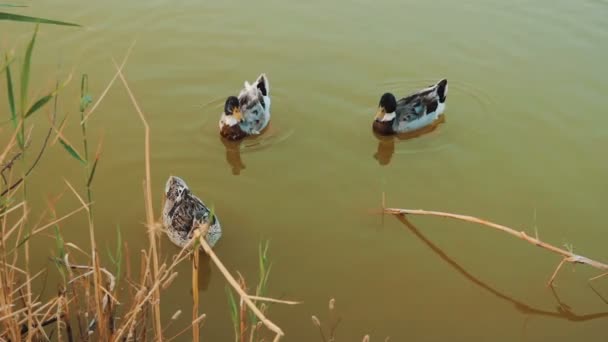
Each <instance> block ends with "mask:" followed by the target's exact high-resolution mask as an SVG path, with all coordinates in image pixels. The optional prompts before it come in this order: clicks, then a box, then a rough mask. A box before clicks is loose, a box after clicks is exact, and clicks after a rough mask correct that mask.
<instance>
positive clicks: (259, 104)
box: [238, 74, 270, 134]
mask: <svg viewBox="0 0 608 342" xmlns="http://www.w3.org/2000/svg"><path fill="white" fill-rule="evenodd" d="M238 98H239V103H240V106H241V110H242V111H243V118H244V119H243V122H242V123H241V124H240V126H241V129H242V130H243V131H245V132H246V133H247V134H260V132H261V131H262V130H264V128H266V126H267V125H268V123H269V122H270V83H269V82H268V77H267V76H266V74H261V75H260V76H259V77H258V78H257V79H256V81H255V82H254V83H253V84H250V83H249V82H247V81H245V88H244V89H243V90H241V92H240V93H239V96H238Z"/></svg>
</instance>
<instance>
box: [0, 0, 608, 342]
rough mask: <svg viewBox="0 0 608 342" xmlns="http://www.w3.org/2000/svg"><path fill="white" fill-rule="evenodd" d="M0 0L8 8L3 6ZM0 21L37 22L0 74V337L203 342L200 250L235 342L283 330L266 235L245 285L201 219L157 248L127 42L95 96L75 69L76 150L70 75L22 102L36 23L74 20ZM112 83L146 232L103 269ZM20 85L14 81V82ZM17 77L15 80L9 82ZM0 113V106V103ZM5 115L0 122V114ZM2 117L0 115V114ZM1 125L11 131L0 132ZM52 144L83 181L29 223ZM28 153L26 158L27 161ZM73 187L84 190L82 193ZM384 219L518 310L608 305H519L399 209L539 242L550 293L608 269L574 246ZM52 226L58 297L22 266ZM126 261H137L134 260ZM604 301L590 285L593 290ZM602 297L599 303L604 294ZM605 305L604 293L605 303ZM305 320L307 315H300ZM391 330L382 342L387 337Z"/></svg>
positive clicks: (333, 317)
mask: <svg viewBox="0 0 608 342" xmlns="http://www.w3.org/2000/svg"><path fill="white" fill-rule="evenodd" d="M2 7H10V6H7V5H4V6H2ZM0 20H13V21H22V22H34V23H36V28H35V30H34V33H33V35H32V38H31V40H30V41H29V43H28V45H27V47H26V50H25V52H24V57H23V61H22V62H21V64H20V65H18V64H19V63H17V59H16V58H15V57H14V56H13V55H11V54H9V53H5V54H4V55H3V56H2V57H3V58H2V59H1V60H0V76H1V78H2V79H3V80H2V82H3V83H5V84H6V94H2V96H6V97H7V98H8V104H9V108H8V109H9V110H8V113H9V115H10V118H9V120H10V121H9V122H8V123H7V124H6V126H9V125H10V126H11V127H12V132H11V135H10V138H9V141H8V143H7V144H6V146H4V147H2V148H0V174H1V176H2V180H1V182H2V183H1V184H2V185H1V186H0V229H1V235H0V341H13V342H14V341H45V340H51V339H55V340H58V341H70V342H71V341H88V340H93V341H146V340H149V339H150V340H154V341H172V340H174V339H175V338H177V337H182V338H183V336H182V335H183V334H185V333H187V332H191V334H192V340H193V341H198V340H199V339H200V327H201V326H202V325H203V324H204V321H205V318H206V313H201V307H200V304H199V298H198V288H199V284H198V282H199V276H198V273H199V263H200V257H201V256H200V252H199V250H201V249H202V250H203V251H204V253H206V254H207V255H208V256H209V258H210V259H211V261H213V263H214V264H215V266H216V267H217V268H218V269H219V271H220V272H221V273H222V275H223V277H224V279H225V280H226V282H227V284H228V285H227V287H226V292H227V305H229V307H230V312H231V319H232V325H233V329H234V331H233V333H234V339H235V341H236V342H245V341H250V342H253V341H263V340H265V339H264V336H271V338H272V340H273V341H278V340H280V339H281V338H282V337H283V336H285V335H286V334H285V332H284V331H283V330H282V329H281V328H280V327H279V326H277V325H276V324H275V323H274V322H273V321H272V320H271V319H270V318H268V317H267V315H268V311H269V307H270V306H271V305H276V304H280V305H297V304H299V302H297V301H291V300H283V299H276V298H272V297H269V296H268V294H267V284H268V280H269V275H270V270H271V263H270V260H269V257H268V250H269V243H268V242H261V243H260V244H259V248H258V258H259V260H258V264H259V265H258V266H259V274H258V282H257V284H255V286H254V287H253V292H250V291H249V288H250V286H248V283H247V282H246V280H245V279H244V277H243V276H242V275H241V274H239V273H238V272H237V276H236V277H235V276H234V275H233V274H232V273H231V272H230V271H229V270H228V267H226V266H225V265H224V264H223V262H222V261H221V259H220V257H219V256H217V255H216V254H215V253H214V251H213V250H212V249H211V248H210V247H209V245H208V244H207V243H206V241H205V239H204V238H203V237H204V236H205V232H206V229H207V228H208V227H206V226H201V227H199V228H198V229H197V230H196V231H195V233H194V236H195V238H194V239H192V241H191V242H190V244H189V245H187V246H185V247H184V248H183V249H181V250H180V251H179V253H177V254H176V255H174V256H173V257H172V258H171V260H169V261H163V260H161V259H160V258H159V255H158V252H157V250H158V239H160V238H163V227H162V224H161V223H160V220H159V219H158V218H157V215H156V214H155V212H154V206H153V201H152V199H153V198H154V196H153V189H152V187H151V179H152V172H151V171H152V170H151V165H150V155H151V144H150V138H151V132H150V126H149V125H148V122H147V120H146V116H145V114H144V112H143V111H142V110H141V108H140V106H139V104H138V102H137V100H136V97H135V95H134V94H133V92H132V91H131V89H130V87H129V84H128V82H127V79H126V78H125V77H124V75H123V68H124V67H125V65H126V62H127V60H128V57H129V55H130V52H131V51H132V49H133V47H134V44H135V42H134V43H133V44H132V45H131V47H130V48H129V50H128V51H127V52H126V55H125V57H124V59H123V60H122V61H121V63H120V65H119V64H118V63H117V62H116V61H114V60H113V63H114V66H115V68H116V73H115V74H114V76H113V77H112V79H111V80H110V82H109V83H108V85H107V86H106V87H105V89H104V90H103V91H102V92H101V94H100V95H99V97H98V98H97V100H96V101H94V100H93V96H92V95H91V94H89V90H88V77H87V75H86V74H85V75H83V76H82V77H81V82H80V108H79V112H80V122H79V125H80V126H81V137H80V138H81V140H82V141H81V146H80V147H76V145H75V144H73V143H72V142H71V141H70V140H69V139H68V138H67V137H66V136H64V135H63V133H62V130H63V128H64V127H65V126H66V117H64V118H58V114H57V103H58V101H59V94H60V92H61V90H62V89H63V88H64V87H66V86H67V85H68V84H69V82H70V81H71V78H72V77H71V75H70V76H68V77H67V79H66V80H63V81H57V82H56V86H55V88H54V89H53V90H51V91H49V92H48V93H46V95H44V96H42V97H40V98H39V99H36V100H35V101H33V100H32V99H30V98H28V93H29V81H30V66H31V61H32V55H33V51H34V47H35V43H36V38H37V33H38V25H39V24H41V23H43V24H44V23H46V24H56V25H69V26H78V25H77V24H71V23H65V22H59V21H54V20H47V19H42V18H33V17H26V16H20V15H15V14H8V13H5V12H0ZM19 67H20V73H19V78H18V79H17V78H15V77H14V76H13V70H15V69H18V68H19ZM119 79H120V82H121V83H122V85H123V86H124V88H125V89H126V91H127V93H128V95H129V98H130V100H131V103H132V105H133V107H134V109H135V111H136V114H137V115H138V116H139V118H140V120H141V123H142V126H143V130H144V137H143V138H144V151H143V152H144V157H145V161H144V165H143V167H144V170H145V178H144V180H143V191H144V198H145V208H146V219H145V226H144V228H145V231H143V230H142V234H143V233H147V235H148V248H147V249H145V250H142V251H141V252H140V253H138V254H136V255H131V254H130V253H129V251H128V248H126V245H125V244H124V243H123V242H122V238H121V231H120V228H117V246H116V250H115V252H113V253H111V265H102V264H101V262H100V258H99V251H98V246H97V242H96V241H97V240H96V237H95V216H94V208H95V206H94V203H95V201H94V190H93V184H94V179H95V171H96V169H97V165H98V163H99V162H100V160H101V151H102V145H103V142H100V143H99V145H98V146H97V147H96V149H95V153H92V150H91V147H90V146H89V143H88V142H89V139H88V134H89V131H88V127H87V122H88V119H89V118H90V117H91V115H92V114H93V113H94V112H95V110H96V109H97V108H98V106H99V104H100V103H101V102H102V100H103V99H104V97H105V96H106V94H107V93H108V91H109V90H110V89H111V88H112V87H113V85H114V83H115V82H116V81H117V80H119ZM17 81H18V82H17ZM17 84H18V86H17ZM43 109H47V110H49V111H50V113H51V114H50V120H49V122H50V127H49V129H48V132H47V134H46V135H45V137H44V139H43V144H42V146H41V147H40V150H38V151H35V150H32V145H31V141H32V136H31V127H29V126H28V119H29V118H30V117H31V116H32V115H34V114H36V113H39V112H40V111H42V110H43ZM2 112H4V111H2ZM2 120H4V119H2ZM2 120H0V123H1V122H3V121H2ZM2 131H10V129H6V130H4V129H3V130H1V131H0V132H2ZM57 143H58V144H59V145H60V146H61V147H62V148H63V149H64V150H65V151H66V152H67V153H68V154H69V155H70V156H71V157H72V158H73V159H74V160H76V161H77V162H78V163H79V164H81V166H82V169H83V179H82V183H81V184H80V185H79V186H74V185H73V184H72V183H71V182H70V181H68V180H65V191H64V192H63V193H62V194H60V195H58V196H56V197H55V198H54V199H53V200H52V201H49V208H48V210H47V211H46V212H45V213H43V215H42V217H43V218H42V219H40V220H39V222H37V223H34V222H32V221H30V220H29V218H30V215H31V212H30V208H29V206H28V201H27V199H28V197H30V196H32V192H33V190H32V189H31V188H28V187H27V184H28V179H29V177H31V176H32V171H33V170H34V169H36V168H37V167H38V166H39V161H40V160H41V159H42V158H43V156H44V153H45V151H46V150H47V148H49V147H53V146H56V145H57ZM26 154H27V155H28V156H30V157H32V156H33V162H32V164H26V158H25V155H26ZM30 159H32V158H30ZM77 188H84V190H85V194H84V195H83V194H81V193H80V192H79V191H78V190H77ZM66 193H67V194H70V195H71V196H74V198H76V199H77V200H78V203H79V206H78V207H76V208H74V209H72V211H70V212H68V213H67V214H63V215H61V216H60V215H58V214H57V212H56V211H55V208H54V205H55V203H56V202H57V201H58V200H59V198H60V197H62V196H64V194H66ZM83 213H84V214H86V216H87V222H88V228H89V238H90V245H89V246H86V247H81V246H77V245H75V244H73V243H69V242H65V240H64V238H63V236H62V234H61V224H62V222H63V221H64V220H66V219H68V218H70V217H72V216H74V215H82V214H83ZM381 214H382V215H384V214H390V215H394V216H397V218H398V219H399V220H400V221H402V222H403V223H404V224H405V225H406V226H407V227H408V228H409V229H410V230H411V231H412V232H413V233H414V234H415V235H416V236H417V237H418V238H419V239H420V240H421V241H423V242H424V243H425V244H427V245H428V246H429V248H431V249H432V250H433V251H434V252H436V254H438V255H439V257H440V258H441V259H443V260H444V261H446V262H447V263H448V264H450V265H451V266H452V267H454V268H455V269H456V270H457V271H458V272H460V273H462V274H463V275H464V276H465V277H467V278H468V279H469V280H471V281H472V282H473V283H475V284H477V285H479V286H481V287H482V288H484V289H486V290H488V291H490V292H492V293H493V294H495V295H496V296H498V297H500V298H502V299H505V300H507V301H509V302H512V303H514V304H516V306H518V307H519V308H522V310H523V309H525V310H527V311H526V312H529V313H533V314H539V315H545V316H556V317H559V318H565V319H570V320H590V319H595V318H601V317H607V316H608V313H600V314H592V315H584V316H577V315H574V314H572V313H571V312H570V311H565V313H564V312H558V313H552V312H547V311H542V310H539V309H535V308H533V307H530V306H528V305H525V304H523V303H521V302H518V301H516V300H514V299H512V298H510V297H509V296H507V295H504V294H502V293H500V292H499V291H498V290H496V289H493V288H492V287H490V286H488V285H486V284H485V283H483V282H482V281H480V280H479V279H477V278H475V277H474V276H472V275H470V274H469V273H468V272H466V270H464V269H463V268H462V267H461V266H460V265H458V264H457V263H456V262H454V261H453V260H451V259H450V258H449V257H448V256H447V255H446V254H445V253H443V252H442V251H441V250H440V249H438V248H437V247H436V246H434V245H433V244H432V242H430V241H429V240H428V239H426V238H425V237H424V236H423V235H421V234H420V232H419V231H418V230H417V228H415V226H413V225H412V224H411V223H410V222H409V221H408V220H407V219H406V217H407V216H413V215H430V216H435V217H443V218H451V219H456V220H461V221H466V222H469V223H476V224H480V225H482V226H485V227H489V228H492V229H497V230H500V231H502V232H505V233H507V234H509V235H511V236H514V237H517V238H520V239H522V240H524V241H526V242H528V243H530V244H533V245H535V246H538V247H541V248H542V249H545V250H548V251H550V252H553V253H556V254H558V255H560V256H561V257H562V260H561V262H560V263H559V264H558V265H557V267H556V269H555V271H554V272H553V273H552V275H551V277H550V279H549V281H548V283H547V286H549V287H551V289H552V291H553V293H554V294H555V296H556V299H557V301H558V302H559V303H560V306H561V305H562V303H561V301H560V300H559V299H558V298H557V294H556V293H555V291H554V289H553V282H554V280H555V278H556V276H557V274H558V272H559V271H560V269H561V267H562V266H563V264H564V263H572V264H586V265H588V266H591V267H594V268H596V269H599V270H600V271H602V272H603V273H602V274H600V275H598V276H597V277H594V278H591V279H590V281H593V280H597V279H600V278H602V277H604V276H607V275H608V265H607V264H605V263H602V262H599V261H595V260H592V259H589V258H586V257H584V256H582V255H578V254H574V253H573V252H572V250H571V249H568V248H567V249H562V248H559V247H556V246H553V245H551V244H548V243H545V242H543V241H541V240H540V239H539V235H538V232H535V235H534V237H531V236H529V235H527V234H526V233H525V232H523V231H517V230H515V229H512V228H509V227H506V226H503V225H499V224H496V223H493V222H489V221H486V220H482V219H479V218H476V217H472V216H465V215H458V214H452V213H445V212H437V211H426V210H411V209H395V208H386V205H385V200H384V199H383V204H382V213H381ZM49 232H50V234H52V236H53V239H54V240H55V241H54V244H55V255H53V256H49V257H50V259H51V260H52V261H53V264H54V265H55V266H56V268H57V272H59V274H60V275H61V280H62V282H61V283H60V284H58V291H57V295H56V296H52V297H51V298H49V299H48V300H46V301H44V300H42V299H41V298H40V297H39V296H38V295H36V294H35V292H34V291H33V289H32V284H33V283H34V282H35V281H38V280H39V279H40V277H41V275H42V274H43V273H44V272H48V270H45V269H43V270H40V271H37V272H36V271H33V270H32V269H31V267H30V264H31V253H30V251H31V248H30V241H31V239H33V238H36V239H38V238H41V239H42V238H48V237H47V235H48V234H47V235H43V234H42V233H49ZM134 258H137V259H135V260H134ZM187 262H190V263H191V277H192V312H191V316H192V319H191V321H190V323H189V324H188V325H186V326H185V327H184V328H183V329H182V330H181V331H180V332H179V333H178V334H177V335H175V336H165V335H166V328H167V327H168V326H169V325H171V324H172V323H173V322H174V321H175V320H177V318H178V317H179V316H180V315H181V314H182V311H181V310H178V311H177V312H175V313H174V314H173V316H172V318H171V320H170V321H169V322H163V321H162V319H161V309H162V308H161V306H162V293H163V291H164V290H166V289H168V288H169V287H170V286H171V284H172V282H173V281H174V280H175V278H176V277H178V276H181V277H184V276H186V275H185V274H181V275H178V273H177V272H176V271H175V269H176V266H177V265H179V264H181V263H187ZM137 264H139V265H140V267H139V270H138V272H134V271H135V270H132V269H131V266H132V265H137ZM121 282H124V283H126V284H127V285H126V286H125V288H128V296H127V298H119V290H118V289H119V288H120V286H119V284H120V283H121ZM594 291H595V292H596V294H598V296H599V297H600V298H601V295H600V294H599V292H597V291H596V290H594ZM602 300H604V299H603V298H602ZM604 301H605V300H604ZM328 307H329V313H328V317H329V318H328V323H327V324H326V325H324V324H322V323H321V320H320V319H319V318H318V317H317V316H316V315H315V316H312V318H311V319H312V323H313V327H316V328H318V330H319V334H320V338H321V340H322V341H324V342H330V341H336V329H337V327H338V325H339V323H340V322H341V317H340V316H339V315H338V314H337V312H336V308H335V307H336V301H335V299H333V298H332V299H330V301H329V305H328ZM309 324H310V323H309ZM387 340H388V338H386V339H385V341H387ZM362 341H364V342H369V341H370V336H369V335H365V336H363V337H362Z"/></svg>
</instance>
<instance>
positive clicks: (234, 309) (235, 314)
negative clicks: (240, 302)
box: [226, 286, 239, 342]
mask: <svg viewBox="0 0 608 342" xmlns="http://www.w3.org/2000/svg"><path fill="white" fill-rule="evenodd" d="M226 295H227V296H228V304H230V318H231V319H232V326H233V328H234V338H235V341H237V342H238V341H239V309H238V306H237V305H236V300H235V299H234V295H233V294H232V290H230V288H229V287H228V286H226Z"/></svg>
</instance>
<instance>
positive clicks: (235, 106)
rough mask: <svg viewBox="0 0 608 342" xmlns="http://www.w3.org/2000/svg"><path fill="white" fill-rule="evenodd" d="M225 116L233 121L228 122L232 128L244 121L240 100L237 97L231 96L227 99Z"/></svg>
mask: <svg viewBox="0 0 608 342" xmlns="http://www.w3.org/2000/svg"><path fill="white" fill-rule="evenodd" d="M224 114H226V116H228V117H230V118H232V119H233V120H229V122H228V124H229V125H230V126H234V125H236V124H238V123H239V122H241V121H242V120H243V114H242V113H241V107H240V105H239V99H238V98H237V97H236V96H230V97H228V98H227V99H226V104H225V105H224Z"/></svg>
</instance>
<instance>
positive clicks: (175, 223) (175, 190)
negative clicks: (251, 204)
mask: <svg viewBox="0 0 608 342" xmlns="http://www.w3.org/2000/svg"><path fill="white" fill-rule="evenodd" d="M162 216H163V225H164V226H165V231H166V233H167V236H168V237H169V240H171V242H173V243H174V244H175V245H176V246H178V247H180V248H183V247H184V246H186V245H187V244H188V243H189V242H190V240H191V239H192V236H193V234H194V229H195V228H197V227H198V226H199V225H200V224H209V230H208V231H207V234H206V235H205V240H206V241H207V244H209V246H210V247H211V248H213V247H214V246H215V245H216V243H217V242H218V241H219V240H220V238H221V237H222V226H221V225H220V221H219V219H218V218H217V216H216V215H213V217H210V216H211V210H209V208H208V207H207V206H206V205H205V203H203V201H201V200H200V199H199V198H198V197H196V196H195V195H194V194H193V193H192V192H191V191H190V188H188V185H187V184H186V182H185V181H184V180H183V179H181V178H179V177H176V176H170V177H169V179H168V180H167V183H166V185H165V205H164V207H163V214H162Z"/></svg>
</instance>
